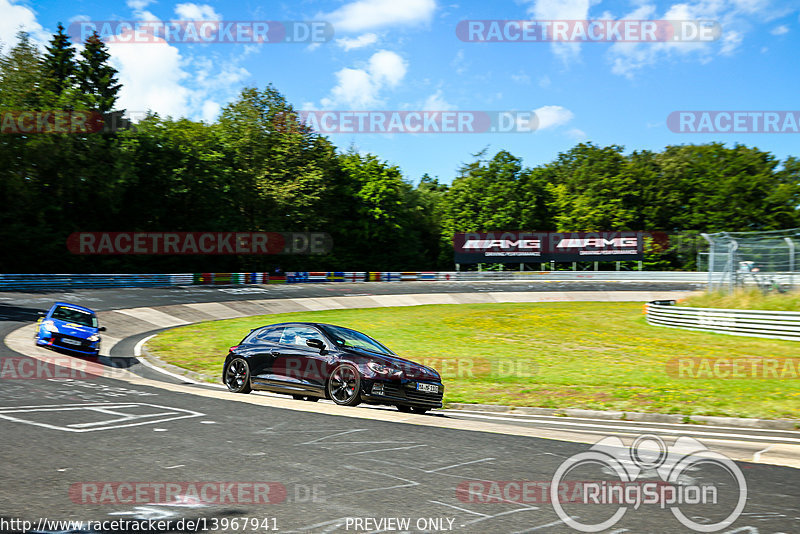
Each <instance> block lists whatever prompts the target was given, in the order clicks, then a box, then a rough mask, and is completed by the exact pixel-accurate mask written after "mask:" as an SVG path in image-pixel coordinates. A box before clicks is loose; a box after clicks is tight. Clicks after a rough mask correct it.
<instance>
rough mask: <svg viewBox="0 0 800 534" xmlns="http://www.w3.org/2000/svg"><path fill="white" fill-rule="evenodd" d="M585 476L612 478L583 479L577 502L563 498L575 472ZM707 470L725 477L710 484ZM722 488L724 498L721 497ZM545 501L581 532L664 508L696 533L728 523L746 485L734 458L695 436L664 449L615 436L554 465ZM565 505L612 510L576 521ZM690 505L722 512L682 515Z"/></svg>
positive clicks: (658, 442)
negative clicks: (640, 511)
mask: <svg viewBox="0 0 800 534" xmlns="http://www.w3.org/2000/svg"><path fill="white" fill-rule="evenodd" d="M587 472H588V473H601V477H599V478H603V477H610V478H611V479H612V480H610V481H607V480H602V481H601V480H598V478H597V477H592V478H591V479H589V478H587V477H585V476H584V480H583V482H581V483H580V494H579V495H578V497H579V498H578V499H577V500H576V499H575V495H573V496H572V497H571V498H570V499H567V500H565V499H563V494H562V493H561V492H562V491H563V488H564V487H565V485H566V486H569V487H574V485H575V484H574V481H575V473H584V474H585V473H587ZM699 472H703V473H705V476H704V477H702V478H703V480H700V479H699V478H697V477H698V475H697V473H699ZM709 472H711V473H712V475H711V477H712V478H720V477H724V480H718V481H716V482H717V483H714V482H712V481H709V480H708V478H709V475H708V473H709ZM577 478H580V477H577ZM568 481H569V482H570V483H569V484H567V482H568ZM722 490H724V493H725V495H726V498H725V499H722V498H721V495H720V493H721V491H722ZM550 501H551V503H552V505H553V509H554V510H555V512H556V514H557V515H558V517H559V519H561V520H562V521H563V522H564V523H565V524H566V525H568V526H569V527H571V528H573V529H575V530H578V531H580V532H600V531H603V530H606V529H609V528H611V527H613V526H614V525H615V524H617V523H618V522H619V521H620V520H621V519H622V518H623V516H624V515H625V514H626V513H627V512H628V510H630V509H635V510H637V509H639V507H640V506H643V505H647V506H658V507H660V508H661V509H665V508H668V509H669V510H670V512H671V513H672V515H673V516H674V517H675V519H677V520H678V521H679V522H680V523H681V524H682V525H683V526H685V527H687V528H689V529H691V530H694V531H696V532H717V531H719V530H722V529H724V528H726V527H728V526H730V525H731V524H733V522H734V521H736V519H737V518H738V517H739V515H740V514H741V513H742V510H743V509H744V506H745V503H746V501H747V482H746V481H745V479H744V475H743V474H742V471H741V470H740V469H739V467H738V466H737V465H736V464H735V463H734V462H733V460H731V459H730V458H728V457H727V456H725V455H724V454H720V453H717V452H714V451H711V450H709V449H708V448H707V447H706V446H705V445H703V444H702V443H700V442H699V441H697V440H696V439H694V438H689V437H680V438H678V439H677V440H675V443H674V444H673V445H672V447H668V446H667V445H666V443H664V440H662V439H661V438H660V437H658V436H654V435H650V434H647V435H642V436H639V437H637V438H636V439H635V440H634V442H633V443H632V444H631V445H630V446H629V447H628V446H626V445H625V444H624V443H623V442H622V440H621V439H619V438H617V437H607V438H604V439H602V440H600V441H599V442H597V443H595V444H594V445H593V446H592V447H591V448H590V449H589V450H588V451H585V452H581V453H578V454H575V455H573V456H571V457H570V458H568V459H567V460H566V461H565V462H563V463H562V464H561V465H560V466H559V467H558V469H557V470H556V472H555V474H554V475H553V480H552V483H551V484H550ZM722 501H724V502H722ZM566 502H578V503H580V504H595V505H597V504H600V505H608V506H609V507H612V509H613V510H614V511H613V512H610V513H606V514H605V515H608V517H607V518H603V519H594V520H587V519H583V520H581V518H580V517H579V516H578V517H576V516H573V515H572V514H570V513H568V512H567V511H566V510H565V509H564V503H566ZM692 506H704V507H706V508H705V509H708V508H709V507H712V506H713V507H714V508H715V509H716V510H719V509H722V510H723V511H722V512H721V513H718V514H717V515H716V516H715V517H714V518H709V517H708V516H707V515H703V514H700V515H699V516H697V515H695V514H691V513H689V514H687V513H686V512H685V510H687V509H691V507H692ZM728 510H730V512H729V513H727V514H726V512H727V511H728ZM605 515H604V517H605Z"/></svg>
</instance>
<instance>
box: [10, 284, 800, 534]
mask: <svg viewBox="0 0 800 534" xmlns="http://www.w3.org/2000/svg"><path fill="white" fill-rule="evenodd" d="M696 288H697V287H696V285H695V284H677V283H661V284H644V283H642V284H639V283H630V284H626V283H619V282H609V283H603V282H546V283H543V282H539V283H529V282H492V283H486V282H485V283H468V282H457V283H436V282H424V283H397V284H391V283H390V284H369V283H361V284H330V285H323V284H320V285H308V286H304V285H297V286H270V287H266V288H208V287H188V288H172V289H127V290H126V289H123V290H119V289H118V290H79V291H75V292H66V293H40V294H28V293H0V320H2V323H0V336H2V338H3V339H4V338H5V337H6V335H7V334H9V333H10V332H12V331H14V330H16V329H18V328H19V327H20V326H23V325H25V324H29V323H30V322H32V321H34V320H35V319H36V312H37V311H38V310H41V309H46V308H47V307H48V306H49V304H51V303H52V302H53V301H55V300H68V301H72V302H76V303H80V304H84V305H87V306H90V307H92V308H94V309H96V310H114V309H122V308H131V307H136V306H155V305H164V304H182V303H193V302H213V301H230V300H237V299H242V300H247V299H252V298H253V297H254V293H253V291H255V290H256V289H260V291H259V292H258V295H257V296H258V297H259V298H294V297H324V296H335V295H370V294H391V293H400V294H409V293H424V292H427V293H431V292H434V293H435V292H465V291H475V292H480V291H575V290H581V291H586V290H593V291H625V290H648V291H657V290H661V291H670V290H683V291H685V290H691V289H696ZM147 334H149V333H144V334H141V335H139V336H135V337H133V338H128V339H125V340H123V341H121V342H120V343H119V344H117V345H116V346H115V347H114V348H113V350H112V352H111V355H110V356H111V358H109V359H107V360H108V361H106V362H104V363H105V364H106V365H113V366H116V367H125V368H127V370H129V371H132V372H133V373H135V374H136V375H140V376H142V377H144V378H145V379H147V380H142V381H139V382H137V381H136V380H119V379H116V378H110V377H94V378H92V379H91V380H65V379H40V380H0V447H1V448H2V449H1V450H2V451H3V460H2V462H1V463H0V477H1V478H0V480H2V482H3V483H2V484H0V531H1V532H23V531H24V529H23V528H21V525H20V524H19V522H18V521H17V522H12V520H26V521H30V522H31V523H32V525H33V527H28V530H29V531H36V530H39V531H51V532H54V531H66V530H67V529H66V527H65V526H57V525H53V524H50V525H47V524H44V523H40V521H42V520H45V519H46V520H52V521H56V520H75V521H106V522H108V521H115V520H116V521H120V520H124V521H127V523H125V524H124V525H120V524H116V525H114V524H110V523H106V525H103V528H100V529H98V528H96V527H97V525H95V527H94V528H93V530H95V531H103V532H128V531H129V532H141V531H148V530H146V529H147V528H149V529H150V530H149V531H150V532H155V531H161V532H164V531H187V530H190V529H186V528H185V527H186V526H187V523H186V522H184V523H183V524H181V523H179V521H180V520H199V521H200V526H201V527H205V528H207V530H209V531H211V530H214V531H220V532H266V531H270V530H273V531H279V532H315V533H316V532H448V531H455V532H469V533H472V532H476V533H477V532H499V533H505V532H509V533H510V532H514V533H517V532H577V531H576V530H574V529H573V528H571V527H569V526H567V525H566V524H565V523H564V519H563V516H559V515H558V514H557V513H556V512H555V510H554V509H553V506H552V505H551V504H550V503H549V502H546V500H545V501H544V502H543V500H542V499H541V497H537V495H534V494H531V495H529V496H528V497H526V498H520V495H518V494H517V493H513V494H506V495H505V497H503V496H501V498H500V499H494V502H488V503H482V502H479V501H480V500H481V499H480V497H476V495H475V493H473V494H469V493H465V492H464V491H461V490H463V489H464V487H465V486H464V485H465V484H473V486H469V487H470V488H477V487H483V488H496V487H508V485H507V484H506V485H505V486H504V485H503V482H504V481H534V482H542V483H545V484H546V483H549V482H550V481H551V480H552V478H553V475H554V473H555V472H556V471H557V469H558V468H559V466H560V465H561V464H562V463H563V462H564V461H565V460H567V459H568V458H570V457H572V456H573V455H575V454H579V453H584V452H586V451H587V450H589V447H590V444H591V443H594V442H596V441H598V440H600V439H601V438H603V437H605V436H619V437H621V438H622V439H623V441H625V442H626V444H629V443H630V441H631V440H632V439H633V438H635V437H636V436H638V435H641V434H655V435H658V436H660V437H662V438H663V439H664V440H665V441H666V442H667V443H668V444H670V443H672V442H673V441H674V439H676V438H677V437H678V436H694V437H696V438H697V439H699V440H700V441H701V442H702V443H704V444H706V445H708V447H709V448H711V449H713V450H717V451H720V452H723V453H725V454H728V455H730V456H731V457H734V458H748V457H750V458H751V459H752V461H750V462H745V461H737V462H736V465H737V466H738V467H739V469H740V470H741V472H742V473H743V475H744V478H745V479H746V483H747V501H746V506H745V508H744V511H743V513H742V514H741V516H740V517H739V519H738V520H737V521H736V522H735V523H733V524H732V525H730V526H729V527H727V528H725V529H723V530H721V531H722V532H728V533H731V534H732V533H734V532H742V533H744V532H747V533H779V532H783V533H791V532H800V471H798V470H797V469H794V468H792V467H785V466H781V465H769V464H766V463H757V462H758V461H759V460H763V459H764V458H765V457H767V456H768V455H769V454H770V452H769V451H770V449H772V450H775V449H777V448H780V447H782V446H793V445H797V444H798V443H800V433H798V432H792V431H764V430H747V429H741V428H706V427H703V428H694V427H693V426H689V427H687V426H684V425H667V424H662V425H659V424H656V423H625V422H609V421H599V420H594V419H578V418H548V417H542V416H512V415H509V414H486V413H479V412H468V411H464V412H460V413H457V412H455V411H439V412H437V413H434V414H432V415H425V416H419V415H407V414H399V413H398V412H395V411H394V410H388V409H380V408H353V409H350V410H351V412H352V413H353V414H354V415H353V416H349V415H348V414H349V413H350V412H347V411H345V412H342V411H341V410H339V411H336V412H335V414H334V413H333V412H332V410H333V409H337V410H338V409H339V407H335V406H332V405H329V404H328V403H318V404H316V405H314V404H311V403H306V402H303V401H291V400H287V401H285V402H283V403H282V404H280V406H281V407H277V406H275V405H263V404H259V402H260V400H262V399H263V400H264V401H265V402H267V401H270V402H271V399H270V398H268V396H266V395H261V394H252V395H247V396H242V395H239V396H237V395H233V394H230V393H228V392H226V391H224V390H221V389H218V388H211V387H207V386H198V385H191V384H185V383H182V382H183V381H181V380H178V379H172V378H170V377H168V376H165V375H163V374H160V373H157V372H155V371H153V370H152V369H150V368H147V367H143V366H142V365H140V364H139V363H138V361H137V360H136V359H134V358H133V356H134V351H135V346H136V345H137V343H138V341H140V340H141V339H142V338H144V337H146V335H147ZM31 345H32V343H31ZM0 356H2V357H23V356H22V355H21V354H19V353H16V352H13V351H11V350H10V349H9V348H7V347H6V346H5V345H3V346H0ZM221 359H222V356H221ZM155 381H159V383H158V384H157V385H153V384H155ZM273 404H274V403H273ZM317 412H326V413H317ZM343 414H344V415H343ZM355 414H358V415H355ZM132 425H136V426H132ZM466 428H468V430H467V429H466ZM537 436H545V437H537ZM787 450H790V451H791V450H792V449H787ZM587 476H588V475H587ZM692 477H694V478H693V480H703V481H705V482H708V483H716V484H717V485H718V486H719V487H720V500H719V504H717V505H716V506H714V507H711V506H710V505H709V506H706V507H702V506H699V507H695V508H689V509H688V512H687V513H688V514H689V515H690V516H691V517H692V518H694V519H695V520H696V521H697V522H703V521H705V522H713V521H716V520H719V519H721V518H722V517H724V515H725V513H726V512H727V511H729V510H730V509H731V506H732V503H731V501H730V495H731V491H730V490H731V489H732V484H731V481H732V480H731V479H728V480H725V479H724V477H723V476H722V475H721V474H720V473H718V472H717V473H714V472H713V471H702V470H699V471H695V472H693V474H692ZM704 477H705V478H704ZM656 478H657V473H655V472H654V471H652V470H650V471H648V470H645V471H644V472H643V474H642V475H640V477H639V480H656ZM583 480H591V479H589V478H584V479H583ZM212 481H213V482H223V483H225V482H227V483H238V484H239V486H237V487H236V488H242V489H241V493H239V494H236V491H237V490H236V489H231V488H230V486H228V488H229V491H231V493H229V494H224V495H223V498H222V502H212V503H210V504H209V503H203V502H198V501H197V500H196V499H193V498H192V495H191V491H187V488H189V489H191V488H194V489H198V488H202V487H203V485H204V484H205V483H207V482H212ZM121 482H127V483H131V484H132V483H139V484H138V486H137V487H138V488H150V489H151V490H152V489H153V488H158V487H161V486H160V484H169V483H173V484H175V483H182V484H183V485H181V486H180V491H177V492H175V491H174V488H175V486H172V488H173V493H175V494H174V495H173V497H174V498H173V499H171V500H170V501H168V502H164V499H148V498H146V497H149V496H151V495H152V493H151V494H148V495H145V496H144V497H142V498H138V499H137V498H133V496H132V494H131V493H129V492H127V491H126V492H125V493H124V494H123V493H119V492H117V493H116V494H111V493H106V494H103V493H102V492H103V490H106V491H107V492H108V491H110V490H111V491H112V492H113V490H114V488H117V489H118V488H119V485H118V484H116V483H121ZM251 482H255V483H257V484H258V485H257V486H248V485H247V483H251ZM267 482H268V483H272V484H271V485H269V486H266V487H268V488H269V491H268V492H267V493H266V494H265V493H264V492H265V490H264V487H265V486H264V484H263V483H267ZM115 484H116V485H115ZM481 484H483V485H482V486H481ZM492 484H494V486H493V485H492ZM223 487H224V486H223ZM167 488H168V487H167V486H163V488H162V491H165V492H166V491H167ZM217 488H219V486H217ZM253 488H259V491H260V492H261V493H259V496H258V498H257V499H254V498H253V497H254V495H253V493H254V492H253ZM459 488H460V489H461V490H460V489H459ZM212 491H213V490H212ZM223 493H224V491H223ZM265 495H266V496H265ZM484 495H485V494H484ZM506 497H511V498H510V499H507V500H506V501H505V502H504V501H503V499H504V498H506ZM93 499H96V500H99V501H100V502H97V503H94V502H92V500H93ZM726 499H727V500H726ZM212 500H213V499H212ZM253 500H257V501H259V502H257V503H255V504H254V503H253V502H252V501H253ZM269 500H275V501H280V502H266V503H265V502H263V501H269ZM109 501H111V502H109ZM123 501H132V502H123ZM616 507H617V505H612V504H605V505H585V504H581V503H576V504H573V505H571V506H570V507H568V508H566V507H565V508H566V509H567V510H568V514H569V516H570V517H573V518H576V520H579V521H581V520H582V521H586V522H590V521H593V520H594V521H600V520H601V519H603V518H607V517H609V516H610V515H611V513H613V511H614V510H616ZM720 514H722V515H720ZM242 517H244V518H247V519H248V523H247V525H244V524H242V523H241V522H240V523H239V524H237V525H236V528H234V525H233V524H231V523H230V521H231V520H232V519H235V518H242ZM391 518H398V519H400V520H401V521H403V520H408V521H409V523H408V526H405V525H402V524H397V523H391V522H390V523H387V522H386V521H387V520H389V519H391ZM703 518H705V519H703ZM226 520H227V521H228V522H227V523H226ZM265 520H266V522H265ZM155 521H165V522H169V521H171V522H172V523H169V524H166V523H163V524H161V525H159V524H157V523H155ZM256 523H258V525H257V526H256ZM37 525H38V526H37ZM89 526H91V525H89ZM158 526H162V527H163V528H160V529H159V528H157V527H158ZM182 527H183V528H182ZM214 527H216V528H214ZM76 531H77V530H76ZM83 531H86V527H85V526H84V529H83ZM607 531H608V532H691V531H692V530H691V529H689V528H688V527H686V526H684V525H682V524H681V523H680V522H678V521H677V519H676V518H675V517H674V516H673V514H672V513H671V512H670V511H669V509H661V508H660V507H659V506H657V505H642V506H641V507H640V508H639V509H633V507H629V509H628V510H627V512H626V513H625V515H624V516H623V517H622V519H621V520H619V521H618V522H617V523H616V524H615V525H614V526H613V527H611V528H609V529H608V530H607Z"/></svg>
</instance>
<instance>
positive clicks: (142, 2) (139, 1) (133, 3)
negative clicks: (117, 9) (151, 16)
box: [125, 0, 155, 11]
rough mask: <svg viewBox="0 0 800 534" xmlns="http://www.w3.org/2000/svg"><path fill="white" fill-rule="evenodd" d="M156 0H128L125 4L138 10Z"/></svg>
mask: <svg viewBox="0 0 800 534" xmlns="http://www.w3.org/2000/svg"><path fill="white" fill-rule="evenodd" d="M154 1H155V0H128V1H127V2H125V4H126V5H127V6H128V7H129V8H131V9H135V10H136V11H141V10H143V9H144V8H146V7H147V6H149V5H150V4H152V3H153V2H154Z"/></svg>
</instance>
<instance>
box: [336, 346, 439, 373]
mask: <svg viewBox="0 0 800 534" xmlns="http://www.w3.org/2000/svg"><path fill="white" fill-rule="evenodd" d="M342 350H344V351H345V352H347V353H350V354H356V355H358V356H362V357H365V358H369V360H370V361H373V362H376V363H380V364H382V365H386V366H388V367H395V368H397V369H401V370H402V371H403V375H404V376H405V377H406V378H412V379H417V380H437V381H438V380H441V378H440V377H439V373H437V372H436V370H435V369H432V368H431V367H426V366H424V365H422V364H420V363H417V362H413V361H411V360H406V359H405V358H401V357H400V356H389V355H386V354H378V353H377V352H370V351H368V350H363V349H359V348H356V347H343V349H342Z"/></svg>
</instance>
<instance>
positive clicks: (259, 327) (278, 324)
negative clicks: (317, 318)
mask: <svg viewBox="0 0 800 534" xmlns="http://www.w3.org/2000/svg"><path fill="white" fill-rule="evenodd" d="M298 325H300V326H316V327H320V326H334V327H336V328H344V329H346V330H353V329H352V328H349V327H347V326H339V325H336V324H329V323H312V322H307V321H287V322H285V323H272V324H265V325H262V326H258V327H256V328H253V330H260V329H262V328H272V327H275V326H298ZM353 331H354V332H357V330H353Z"/></svg>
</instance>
